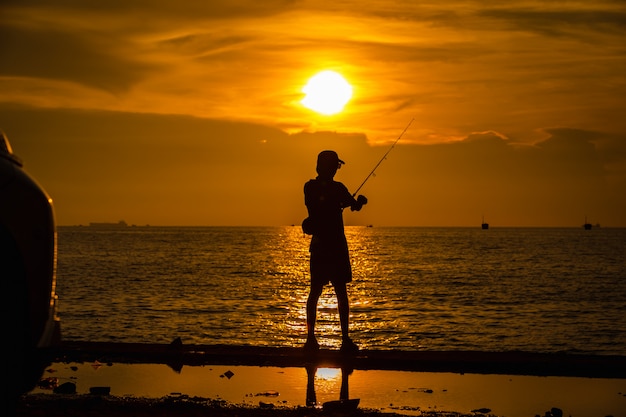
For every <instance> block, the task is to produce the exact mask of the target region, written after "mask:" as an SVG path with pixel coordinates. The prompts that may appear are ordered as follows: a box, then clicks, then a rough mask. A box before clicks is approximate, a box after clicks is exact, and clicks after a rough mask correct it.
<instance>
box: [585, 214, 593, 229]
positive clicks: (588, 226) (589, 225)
mask: <svg viewBox="0 0 626 417" xmlns="http://www.w3.org/2000/svg"><path fill="white" fill-rule="evenodd" d="M583 227H584V228H585V230H591V228H592V227H593V226H592V225H591V223H588V222H587V216H585V224H583Z"/></svg>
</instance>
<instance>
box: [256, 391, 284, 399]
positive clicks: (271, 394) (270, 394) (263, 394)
mask: <svg viewBox="0 0 626 417" xmlns="http://www.w3.org/2000/svg"><path fill="white" fill-rule="evenodd" d="M279 395H280V393H279V392H278V391H274V390H268V391H264V392H259V393H258V394H254V396H255V397H278V396H279Z"/></svg>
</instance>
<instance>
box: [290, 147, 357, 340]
mask: <svg viewBox="0 0 626 417" xmlns="http://www.w3.org/2000/svg"><path fill="white" fill-rule="evenodd" d="M343 163H344V162H343V161H342V160H341V159H339V156H338V155H337V153H336V152H335V151H322V152H320V154H319V155H318V156H317V167H316V171H317V174H318V176H317V178H315V179H313V180H310V181H308V182H307V183H306V184H305V185H304V202H305V204H306V207H307V211H308V213H309V217H308V218H307V219H306V220H305V222H303V224H302V228H303V230H304V232H305V233H307V234H310V235H312V238H311V245H310V248H309V251H310V252H311V290H310V293H309V297H308V300H307V304H306V317H307V340H306V344H305V345H304V348H305V350H306V351H308V352H315V351H317V350H318V349H319V344H318V343H317V340H316V338H315V321H316V315H317V302H318V300H319V297H320V295H321V294H322V290H323V288H324V286H325V285H326V284H328V282H330V283H332V285H333V288H334V289H335V295H336V296H337V307H338V310H339V321H340V324H341V336H342V344H341V351H343V352H357V351H358V350H359V348H358V346H357V345H356V344H355V343H354V342H353V341H352V340H351V339H350V337H349V336H348V318H349V315H350V311H349V310H350V306H349V301H348V292H347V289H346V284H347V283H349V282H351V281H352V269H351V265H350V255H349V252H348V243H347V241H346V236H345V232H344V226H343V214H342V213H343V209H344V208H346V207H350V209H351V210H353V211H354V210H356V211H358V210H361V208H362V207H363V205H364V204H366V203H367V198H365V197H364V196H362V195H360V196H358V197H357V198H356V199H355V198H354V197H353V196H352V195H351V194H350V192H349V191H348V189H347V188H346V186H345V185H343V184H342V183H341V182H338V181H335V180H334V179H333V178H334V177H335V174H336V173H337V170H338V169H339V168H341V165H342V164H343Z"/></svg>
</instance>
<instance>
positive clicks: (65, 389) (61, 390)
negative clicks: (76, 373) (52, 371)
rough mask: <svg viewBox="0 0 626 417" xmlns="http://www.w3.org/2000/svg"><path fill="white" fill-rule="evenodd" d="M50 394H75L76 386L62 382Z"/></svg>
mask: <svg viewBox="0 0 626 417" xmlns="http://www.w3.org/2000/svg"><path fill="white" fill-rule="evenodd" d="M52 392H54V393H55V394H76V384H75V383H73V382H64V383H62V384H61V385H59V386H58V387H56V388H55V389H54V390H53V391H52Z"/></svg>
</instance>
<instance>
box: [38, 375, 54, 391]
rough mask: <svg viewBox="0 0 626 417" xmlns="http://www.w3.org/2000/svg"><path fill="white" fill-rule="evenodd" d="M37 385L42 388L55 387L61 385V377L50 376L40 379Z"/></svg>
mask: <svg viewBox="0 0 626 417" xmlns="http://www.w3.org/2000/svg"><path fill="white" fill-rule="evenodd" d="M37 386H38V387H39V388H41V389H54V388H56V387H58V386H59V378H56V377H53V376H49V377H47V378H43V379H41V380H40V381H39V383H38V384H37Z"/></svg>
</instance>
